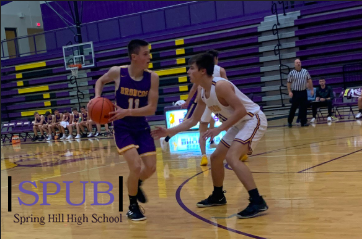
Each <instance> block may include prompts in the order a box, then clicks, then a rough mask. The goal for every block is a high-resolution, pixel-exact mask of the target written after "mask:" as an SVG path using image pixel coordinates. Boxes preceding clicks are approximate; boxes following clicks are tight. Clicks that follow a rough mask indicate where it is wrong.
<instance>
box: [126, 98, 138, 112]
mask: <svg viewBox="0 0 362 239" xmlns="http://www.w3.org/2000/svg"><path fill="white" fill-rule="evenodd" d="M133 100H134V99H133V98H129V99H128V103H129V105H128V109H138V106H139V105H140V99H136V100H134V108H133Z"/></svg>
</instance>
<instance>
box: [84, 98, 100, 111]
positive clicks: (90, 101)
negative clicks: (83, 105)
mask: <svg viewBox="0 0 362 239" xmlns="http://www.w3.org/2000/svg"><path fill="white" fill-rule="evenodd" d="M99 97H100V96H95V97H94V98H93V99H91V100H89V102H88V104H87V109H89V106H90V105H91V103H92V100H94V99H97V98H99Z"/></svg>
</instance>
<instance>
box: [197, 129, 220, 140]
mask: <svg viewBox="0 0 362 239" xmlns="http://www.w3.org/2000/svg"><path fill="white" fill-rule="evenodd" d="M220 132H221V131H220V130H219V128H213V129H209V130H207V131H206V132H205V133H204V134H203V135H202V137H203V138H204V139H205V140H207V139H208V138H210V141H212V140H213V139H214V137H215V136H217V135H218V134H220Z"/></svg>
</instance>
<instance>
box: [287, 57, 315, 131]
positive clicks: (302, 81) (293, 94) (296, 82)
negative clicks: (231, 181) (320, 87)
mask: <svg viewBox="0 0 362 239" xmlns="http://www.w3.org/2000/svg"><path fill="white" fill-rule="evenodd" d="M307 86H308V88H309V89H310V90H311V95H312V96H313V95H314V89H313V82H312V78H311V77H310V75H309V72H308V71H307V70H306V69H304V68H302V62H301V61H300V60H299V59H296V60H295V61H294V70H292V71H291V72H289V75H288V83H287V87H288V92H289V97H290V98H292V106H291V107H290V111H289V116H288V126H289V127H292V122H293V119H294V115H295V111H296V110H297V108H298V107H299V114H300V121H301V122H300V123H301V126H302V127H304V126H309V124H308V123H307V104H308V94H307V91H306V88H307Z"/></svg>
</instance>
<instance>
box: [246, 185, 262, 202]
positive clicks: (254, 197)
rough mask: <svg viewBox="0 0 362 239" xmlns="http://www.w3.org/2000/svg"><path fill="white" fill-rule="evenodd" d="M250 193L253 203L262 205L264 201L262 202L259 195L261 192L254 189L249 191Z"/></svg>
mask: <svg viewBox="0 0 362 239" xmlns="http://www.w3.org/2000/svg"><path fill="white" fill-rule="evenodd" d="M248 193H249V196H250V198H251V201H253V202H255V203H256V204H259V203H261V201H262V200H261V197H260V195H259V191H258V189H257V188H254V189H252V190H250V191H248Z"/></svg>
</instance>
